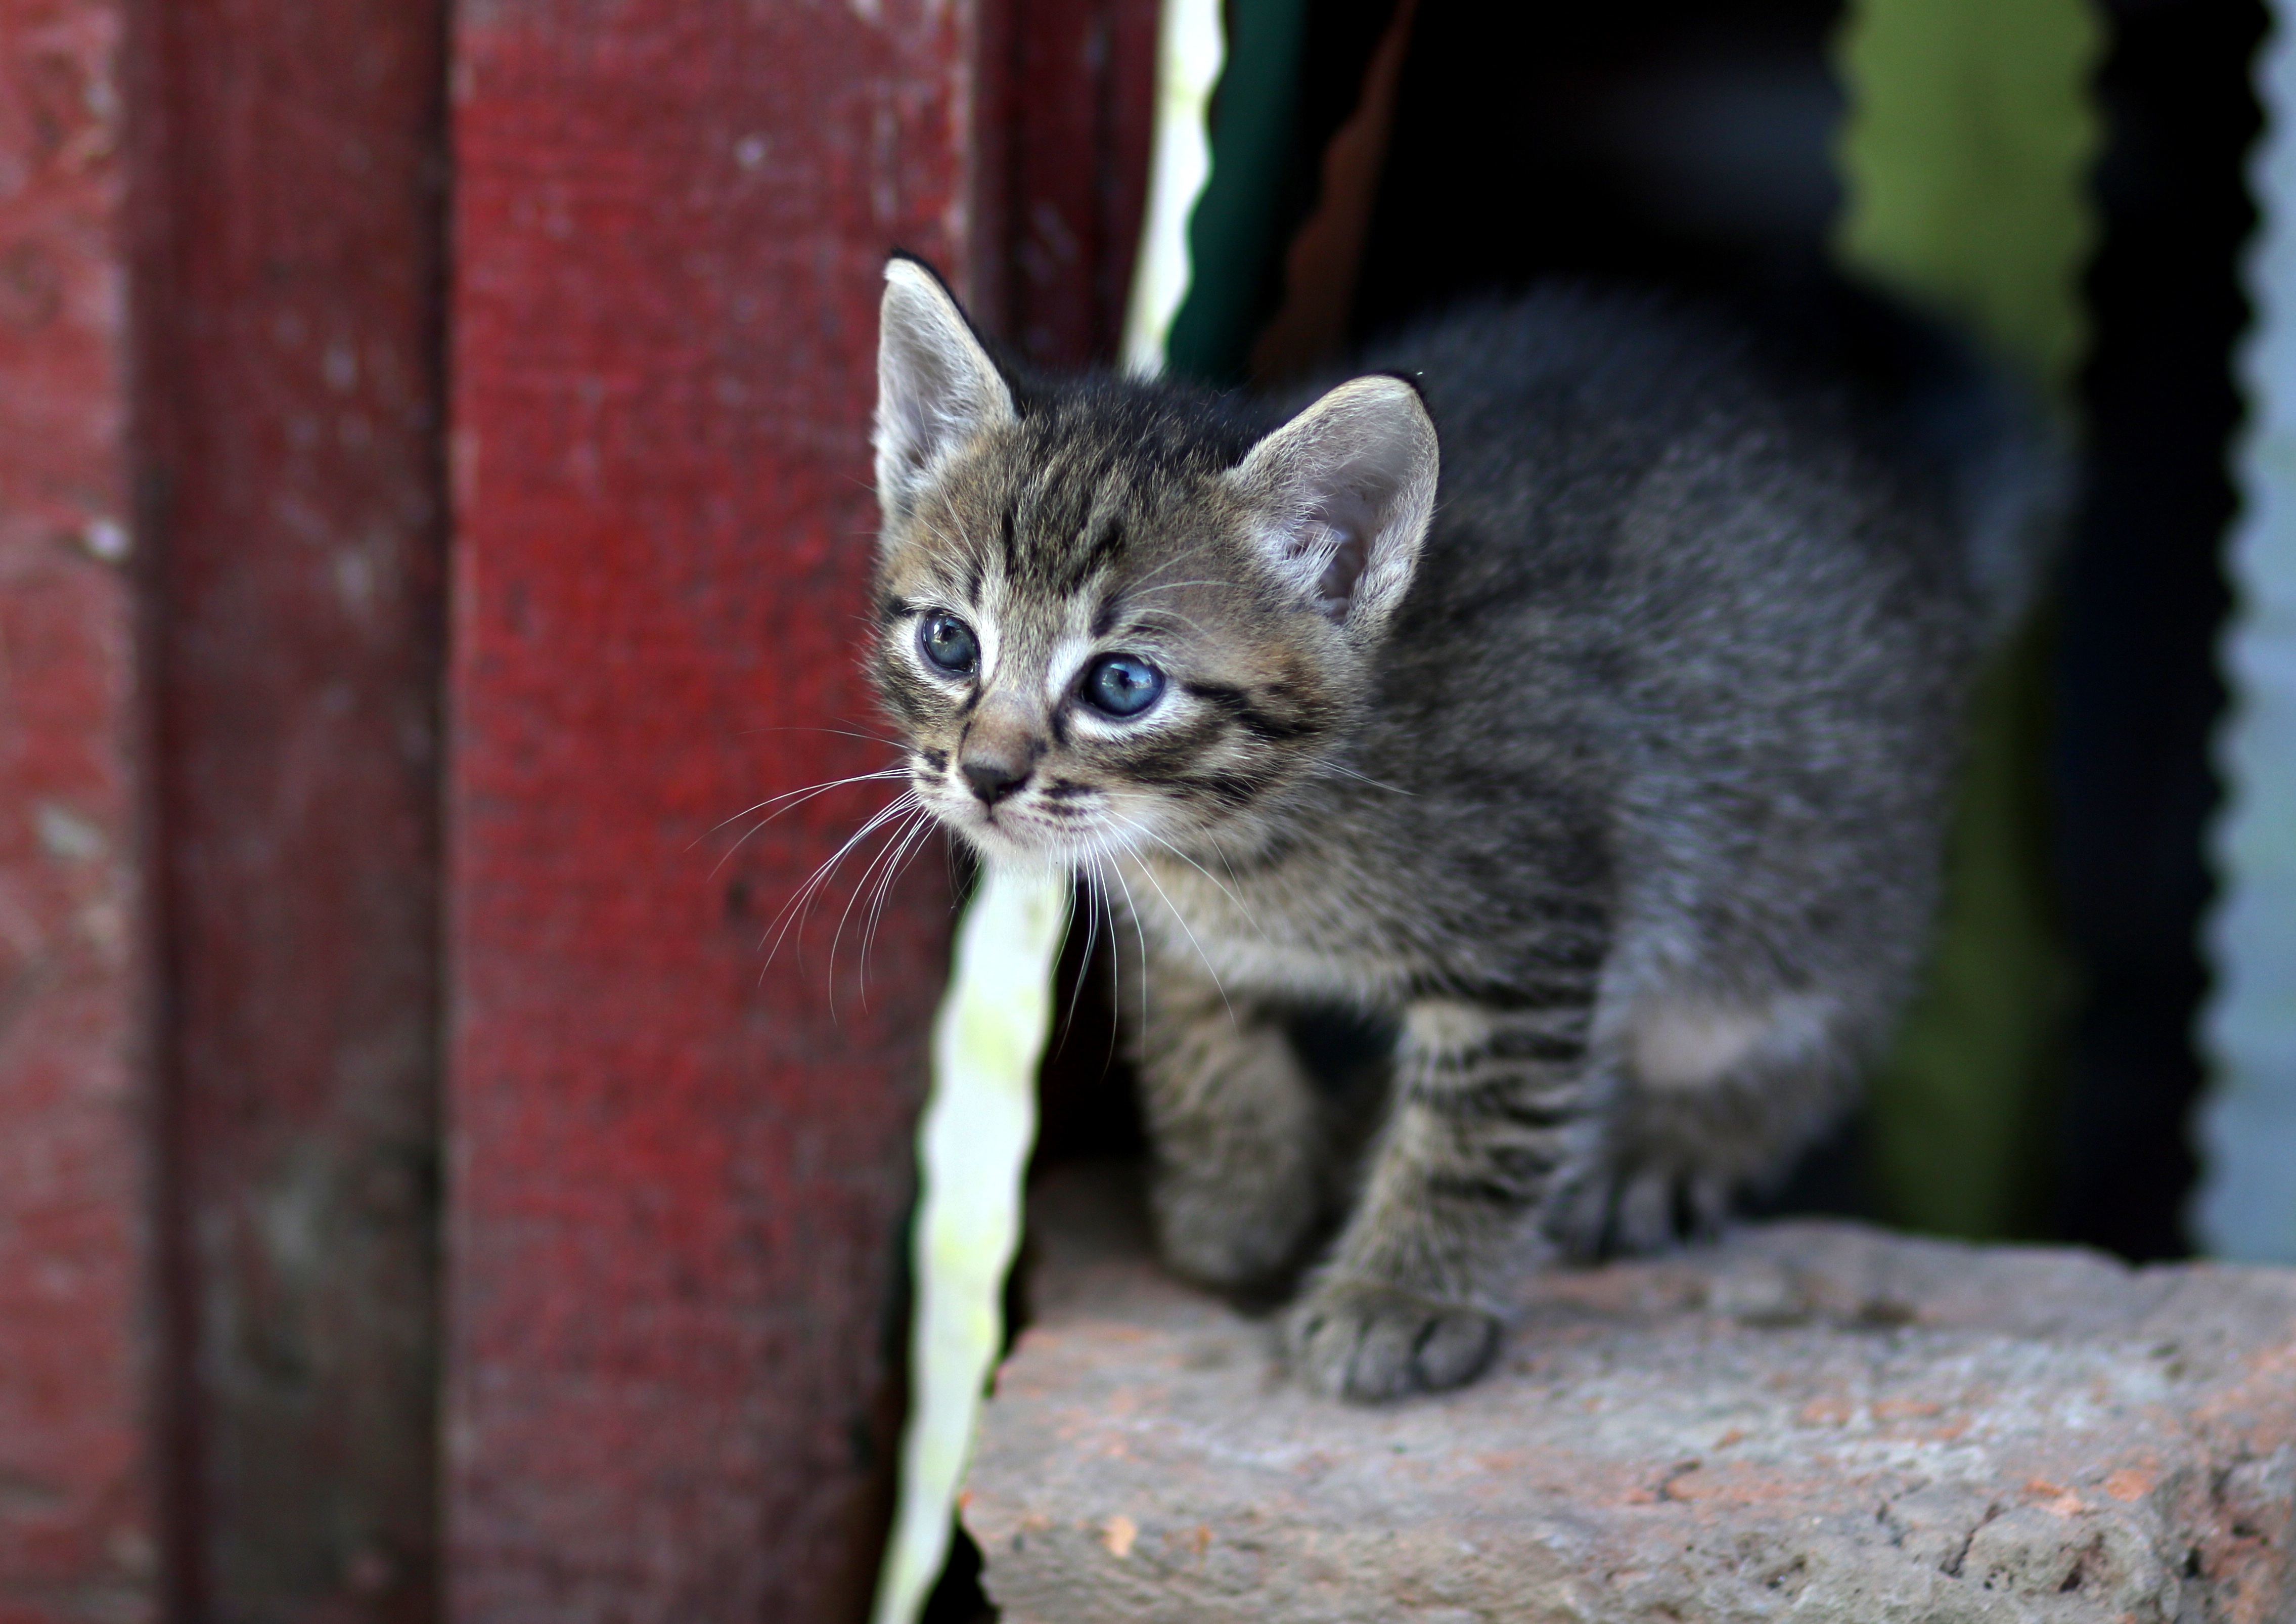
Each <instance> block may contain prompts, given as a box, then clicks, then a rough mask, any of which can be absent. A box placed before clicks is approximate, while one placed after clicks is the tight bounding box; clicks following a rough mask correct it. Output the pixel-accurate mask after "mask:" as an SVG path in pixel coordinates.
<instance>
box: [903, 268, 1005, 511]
mask: <svg viewBox="0 0 2296 1624" xmlns="http://www.w3.org/2000/svg"><path fill="white" fill-rule="evenodd" d="M1015 415H1016V414H1015V413H1014V411H1013V391H1012V390H1010V389H1009V388H1007V387H1006V385H1005V378H1004V374H1003V373H999V372H998V371H997V370H996V362H994V361H992V360H991V359H989V357H988V351H987V350H986V349H982V348H981V347H980V340H979V339H977V338H975V337H974V336H973V333H972V324H970V323H968V322H967V321H966V320H965V319H964V311H962V310H960V309H959V308H957V304H956V300H955V298H954V297H952V296H951V295H950V293H949V291H948V290H947V288H946V287H944V286H942V285H941V280H940V278H939V277H938V276H936V275H933V273H932V271H931V268H930V267H927V266H926V265H925V263H924V261H922V259H912V258H908V257H907V256H906V255H896V256H894V258H892V259H891V260H890V261H889V262H888V263H887V265H886V267H885V299H884V303H883V305H882V306H881V315H880V317H879V323H878V328H877V431H876V436H875V444H876V447H877V501H878V504H879V505H880V506H881V507H882V508H883V509H884V510H885V512H886V513H887V514H888V515H889V516H890V515H891V514H893V513H906V512H907V511H908V509H909V507H910V505H911V504H913V503H914V501H915V500H916V496H917V493H918V490H919V489H920V488H921V487H922V485H923V483H924V476H925V472H926V471H927V470H928V469H930V468H931V466H932V465H933V464H934V463H937V462H939V460H940V459H941V458H942V457H944V456H946V455H948V454H949V453H950V452H952V451H955V450H958V449H960V448H961V447H964V446H965V445H967V444H969V443H970V442H971V441H972V440H973V439H976V438H977V437H978V436H980V434H982V433H984V432H985V431H988V430H989V429H993V428H996V427H999V426H1001V425H1003V424H1005V423H1009V422H1013V421H1014V419H1015Z"/></svg>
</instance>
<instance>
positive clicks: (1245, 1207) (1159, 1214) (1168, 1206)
mask: <svg viewBox="0 0 2296 1624" xmlns="http://www.w3.org/2000/svg"><path fill="white" fill-rule="evenodd" d="M1259 1196H1260V1199H1257V1200H1254V1199H1250V1198H1248V1197H1240V1196H1239V1193H1238V1192H1236V1191H1235V1190H1234V1189H1233V1188H1223V1187H1218V1186H1212V1187H1207V1186H1204V1185H1184V1184H1180V1183H1177V1182H1176V1181H1165V1182H1161V1183H1159V1184H1158V1185H1157V1186H1156V1188H1155V1193H1154V1197H1153V1200H1152V1203H1151V1204H1152V1207H1153V1209H1154V1212H1155V1218H1156V1245H1157V1250H1158V1251H1160V1252H1161V1253H1162V1254H1163V1258H1164V1261H1165V1262H1166V1263H1168V1264H1169V1265H1170V1266H1171V1267H1172V1268H1173V1269H1174V1270H1175V1271H1176V1272H1177V1273H1179V1274H1182V1275H1187V1276H1188V1277H1189V1278H1190V1279H1192V1280H1201V1281H1202V1282H1203V1283H1204V1284H1208V1285H1215V1286H1251V1285H1258V1284H1261V1283H1263V1282H1265V1281H1267V1280H1269V1279H1271V1278H1272V1277H1274V1276H1275V1275H1281V1274H1282V1273H1283V1271H1284V1270H1285V1269H1286V1268H1289V1267H1292V1266H1293V1265H1294V1264H1295V1263H1297V1261H1298V1260H1299V1257H1300V1251H1301V1249H1302V1248H1303V1247H1304V1246H1305V1245H1306V1244H1307V1242H1308V1232H1309V1230H1310V1229H1312V1228H1313V1227H1314V1226H1315V1222H1316V1203H1315V1201H1314V1198H1313V1195H1312V1193H1309V1192H1307V1191H1300V1192H1290V1193H1284V1192H1276V1191H1271V1190H1263V1191H1261V1192H1259Z"/></svg>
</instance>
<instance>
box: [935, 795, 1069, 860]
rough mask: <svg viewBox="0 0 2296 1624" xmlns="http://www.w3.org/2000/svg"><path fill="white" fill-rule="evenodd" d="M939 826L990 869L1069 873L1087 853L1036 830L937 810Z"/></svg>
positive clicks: (1067, 842)
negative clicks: (968, 848)
mask: <svg viewBox="0 0 2296 1624" xmlns="http://www.w3.org/2000/svg"><path fill="white" fill-rule="evenodd" d="M934 816H936V817H938V818H939V820H940V824H941V827H943V828H944V829H947V831H948V832H949V833H952V834H954V835H955V836H956V837H957V838H958V839H959V840H961V841H964V843H965V845H966V846H968V847H970V848H971V849H972V855H973V856H974V857H978V858H980V861H981V862H983V863H985V864H987V865H989V866H990V867H993V868H1009V869H1014V870H1019V871H1021V872H1025V873H1029V874H1044V873H1052V872H1057V873H1061V874H1070V873H1073V872H1075V871H1076V870H1077V869H1078V868H1080V867H1082V866H1084V865H1085V864H1086V863H1087V861H1088V860H1089V857H1090V854H1089V853H1088V852H1087V850H1086V849H1084V848H1082V847H1081V846H1074V845H1072V843H1071V842H1070V841H1062V840H1061V839H1059V838H1058V837H1057V836H1054V835H1050V834H1047V833H1042V832H1040V831H1037V830H1034V829H1029V828H1027V827H1025V826H1023V827H1019V828H1015V827H1012V826H1010V825H1008V824H996V823H991V822H989V821H988V819H987V818H984V817H977V816H955V817H953V816H949V815H948V814H947V813H945V812H941V811H939V810H938V809H936V811H935V812H934Z"/></svg>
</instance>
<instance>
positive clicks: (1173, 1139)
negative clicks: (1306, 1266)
mask: <svg viewBox="0 0 2296 1624" xmlns="http://www.w3.org/2000/svg"><path fill="white" fill-rule="evenodd" d="M1192 970H1193V973H1191V971H1192ZM1145 1002H1146V1009H1147V1021H1146V1025H1145V1028H1144V1029H1142V1030H1139V1031H1137V1032H1136V1034H1135V1041H1134V1053H1135V1055H1136V1059H1137V1060H1138V1062H1139V1066H1140V1079H1141V1095H1142V1103H1143V1105H1144V1109H1145V1111H1146V1115H1147V1119H1148V1131H1149V1136H1150V1140H1151V1143H1152V1147H1153V1154H1154V1175H1153V1179H1152V1184H1151V1187H1150V1202H1151V1206H1152V1210H1153V1212H1154V1216H1155V1221H1156V1233H1157V1240H1158V1243H1159V1245H1160V1248H1161V1250H1162V1251H1163V1254H1164V1259H1165V1261H1167V1262H1168V1263H1169V1264H1170V1265H1171V1266H1172V1267H1174V1268H1176V1269H1177V1270H1179V1271H1180V1272H1181V1273H1182V1274H1185V1275H1193V1276H1195V1277H1196V1278H1197V1279H1199V1280H1204V1281H1209V1282H1211V1283H1212V1284H1218V1285H1244V1284H1252V1283H1255V1282H1259V1281H1263V1280H1266V1279H1267V1278H1268V1277H1270V1276H1272V1275H1275V1274H1276V1273H1278V1272H1279V1271H1281V1270H1282V1269H1283V1268H1284V1267H1286V1266H1287V1265H1289V1264H1291V1263H1292V1262H1293V1261H1294V1260H1295V1259H1297V1257H1298V1254H1299V1252H1300V1249H1301V1247H1302V1246H1303V1245H1304V1244H1305V1243H1306V1242H1307V1240H1308V1235H1309V1234H1310V1232H1311V1231H1312V1230H1313V1229H1314V1228H1315V1226H1316V1222H1317V1220H1318V1219H1319V1218H1320V1217H1321V1216H1322V1211H1323V1195H1324V1192H1323V1178H1324V1166H1323V1161H1324V1158H1323V1154H1322V1151H1323V1145H1322V1136H1323V1122H1322V1117H1321V1112H1320V1110H1319V1107H1318V1104H1317V1102H1316V1095H1315V1093H1314V1090H1313V1088H1312V1087H1311V1086H1310V1084H1309V1083H1308V1078H1307V1076H1306V1074H1305V1072H1304V1071H1303V1070H1301V1068H1300V1060H1299V1056H1298V1055H1297V1054H1295V1053H1294V1052H1293V1050H1292V1042H1291V1038H1290V1037H1289V1036H1288V1034H1287V1033H1286V1031H1285V1029H1284V1025H1283V1021H1282V1020H1281V1019H1280V1018H1279V1017H1278V1015H1277V1014H1276V1013H1275V1011H1273V1010H1271V1009H1269V1008H1267V1007H1266V1006H1265V1005H1261V1004H1259V1003H1257V1002H1255V1001H1253V1000H1251V999H1248V998H1245V997H1240V996H1239V997H1233V998H1230V997H1222V996H1221V992H1220V989H1219V988H1218V986H1216V985H1215V984H1214V983H1213V982H1212V981H1211V980H1209V979H1208V978H1207V977H1206V976H1205V975H1204V974H1203V973H1202V972H1201V969H1200V968H1197V967H1194V966H1192V965H1191V964H1188V963H1187V962H1185V961H1184V960H1181V959H1179V958H1177V956H1170V955H1158V956H1155V958H1154V960H1153V962H1152V964H1151V965H1150V973H1149V976H1148V978H1147V989H1146V993H1145Z"/></svg>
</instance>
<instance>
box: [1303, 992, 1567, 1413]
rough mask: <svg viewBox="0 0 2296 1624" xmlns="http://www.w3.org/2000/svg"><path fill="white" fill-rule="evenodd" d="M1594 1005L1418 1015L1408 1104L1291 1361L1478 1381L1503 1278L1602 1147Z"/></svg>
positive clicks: (1359, 1387)
mask: <svg viewBox="0 0 2296 1624" xmlns="http://www.w3.org/2000/svg"><path fill="white" fill-rule="evenodd" d="M1588 1015H1589V1010H1588V1006H1587V1005H1586V1004H1584V1003H1573V1004H1570V1005H1566V1006H1562V1007H1553V1008H1544V1009H1538V1010H1528V1011H1525V1010H1510V1011H1496V1010H1487V1009H1484V1008H1481V1007H1479V1006H1476V1005H1464V1004H1454V1003H1425V1004H1420V1005H1414V1006H1413V1007H1412V1008H1411V1009H1410V1010H1409V1011H1408V1012H1407V1013H1406V1017H1405V1021H1404V1038H1403V1047H1402V1051H1401V1054H1400V1055H1399V1057H1398V1087H1397V1092H1396V1100H1395V1106H1394V1111H1393V1113H1392V1115H1391V1117H1390V1120H1389V1122H1388V1125H1387V1129H1386V1132H1385V1134H1384V1136H1382V1141H1381V1144H1380V1145H1379V1147H1378V1149H1377V1151H1376V1152H1375V1154H1374V1161H1373V1165H1372V1169H1371V1177H1370V1178H1369V1180H1368V1181H1367V1183H1366V1185H1365V1189H1364V1192H1363V1194H1362V1198H1361V1200H1360V1202H1359V1203H1358V1205H1357V1209H1356V1211H1355V1215H1354V1217H1353V1218H1351V1219H1349V1224H1348V1226H1347V1229H1346V1231H1345V1233H1344V1234H1342V1235H1341V1240H1340V1244H1339V1248H1338V1251H1337V1252H1336V1254H1335V1255H1334V1256H1333V1259H1332V1261H1331V1263H1330V1264H1329V1265H1327V1266H1326V1267H1325V1268H1324V1270H1323V1271H1322V1273H1321V1274H1320V1275H1318V1277H1317V1279H1316V1282H1315V1284H1314V1285H1313V1286H1312V1288H1311V1289H1310V1290H1309V1292H1308V1295H1307V1296H1306V1298H1305V1299H1304V1300H1302V1301H1301V1303H1300V1306H1299V1307H1298V1308H1295V1309H1294V1310H1293V1311H1292V1321H1291V1327H1290V1331H1291V1345H1292V1362H1293V1367H1294V1369H1295V1370H1296V1371H1297V1373H1298V1374H1299V1375H1300V1378H1301V1379H1302V1380H1303V1381H1304V1382H1307V1384H1308V1386H1310V1387H1312V1388H1315V1389H1316V1390H1319V1391H1323V1392H1327V1393H1334V1394H1339V1395H1341V1396H1343V1397H1346V1398H1355V1399H1363V1400H1375V1399H1381V1398H1393V1397H1395V1396H1397V1395H1398V1394H1401V1393H1405V1392H1408V1391H1411V1390H1415V1389H1430V1390H1433V1389H1441V1388H1447V1387H1456V1386H1457V1385H1459V1384H1460V1383H1461V1382H1467V1381H1471V1380H1472V1379H1473V1377H1474V1376H1475V1375H1476V1374H1478V1373H1480V1371H1481V1369H1482V1367H1483V1366H1485V1365H1486V1364H1487V1363H1488V1362H1489V1359H1490V1357H1491V1355H1492V1353H1493V1352H1495V1351H1496V1350H1497V1347H1498V1332H1499V1327H1498V1320H1497V1316H1496V1315H1495V1314H1494V1313H1493V1312H1492V1310H1491V1304H1490V1300H1489V1299H1490V1291H1491V1287H1492V1285H1493V1284H1494V1277H1495V1276H1496V1275H1497V1273H1498V1272H1499V1270H1500V1269H1501V1268H1502V1267H1503V1266H1504V1265H1505V1263H1506V1262H1507V1261H1508V1260H1509V1259H1510V1258H1511V1257H1512V1256H1513V1254H1514V1253H1515V1252H1516V1251H1517V1249H1518V1248H1519V1247H1520V1246H1521V1245H1522V1244H1523V1243H1525V1241H1526V1240H1527V1239H1528V1238H1529V1237H1530V1236H1531V1235H1532V1234H1534V1233H1535V1231H1536V1221H1535V1220H1536V1218H1537V1217H1538V1212H1539V1210H1540V1208H1541V1207H1542V1205H1543V1204H1544V1203H1545V1202H1546V1199H1547V1197H1548V1194H1549V1193H1550V1190H1551V1189H1552V1188H1553V1187H1554V1183H1555V1180H1556V1178H1557V1176H1558V1175H1559V1174H1561V1173H1562V1172H1563V1171H1564V1170H1565V1169H1566V1164H1568V1163H1570V1162H1571V1161H1574V1160H1576V1159H1578V1158H1580V1157H1582V1156H1583V1155H1584V1154H1585V1153H1586V1151H1587V1146H1588V1145H1589V1144H1590V1143H1591V1132H1590V1130H1591V1126H1592V1124H1591V1114H1592V1112H1593V1111H1594V1110H1595V1107H1596V1106H1597V1104H1598V1103H1599V1102H1598V1101H1596V1100H1595V1099H1594V1098H1593V1097H1592V1095H1593V1089H1594V1083H1593V1080H1592V1077H1593V1074H1592V1073H1591V1072H1590V1070H1589V1069H1588V1067H1587V1029H1588V1025H1589V1020H1588Z"/></svg>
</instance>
